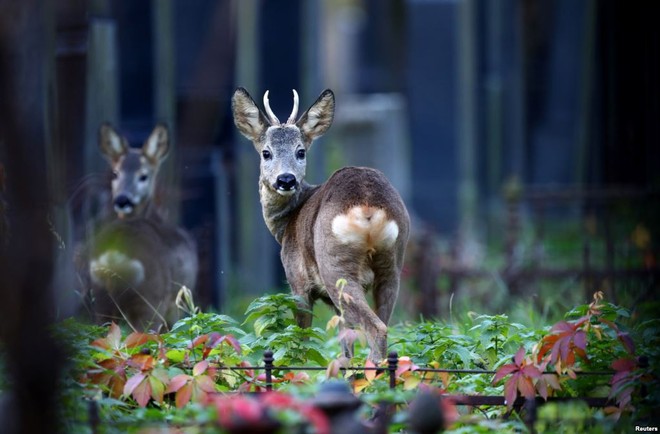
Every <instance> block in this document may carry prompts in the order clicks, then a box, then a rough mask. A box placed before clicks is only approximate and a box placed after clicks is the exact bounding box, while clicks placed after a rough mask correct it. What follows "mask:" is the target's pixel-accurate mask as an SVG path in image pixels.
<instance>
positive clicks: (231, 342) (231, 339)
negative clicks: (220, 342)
mask: <svg viewBox="0 0 660 434" xmlns="http://www.w3.org/2000/svg"><path fill="white" fill-rule="evenodd" d="M225 341H226V342H227V343H229V345H231V346H232V347H233V348H234V350H236V354H241V344H240V343H238V340H237V339H236V338H235V337H234V336H232V335H226V336H225Z"/></svg>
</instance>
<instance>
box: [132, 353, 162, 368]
mask: <svg viewBox="0 0 660 434" xmlns="http://www.w3.org/2000/svg"><path fill="white" fill-rule="evenodd" d="M128 363H129V365H130V366H132V367H134V368H137V369H139V370H141V371H149V370H151V369H153V367H154V364H155V363H156V360H155V359H154V358H153V356H151V355H149V354H135V355H134V356H132V357H131V358H130V360H129V361H128Z"/></svg>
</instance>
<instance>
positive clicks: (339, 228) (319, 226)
mask: <svg viewBox="0 0 660 434" xmlns="http://www.w3.org/2000/svg"><path fill="white" fill-rule="evenodd" d="M409 226H410V219H409V216H408V212H407V211H406V208H405V205H404V204H403V201H402V199H401V197H400V195H399V193H398V192H397V191H396V190H395V189H394V187H393V186H392V185H391V184H390V183H389V181H388V180H387V178H386V177H385V175H383V174H382V173H381V172H380V171H378V170H376V169H371V168H366V167H345V168H342V169H340V170H338V171H336V172H335V173H334V174H333V175H332V176H331V177H330V178H329V179H328V181H326V182H325V183H324V184H322V185H321V186H319V187H317V188H316V190H314V191H313V192H312V193H311V195H310V197H309V199H308V200H307V201H306V202H305V203H304V204H303V205H302V206H301V207H300V209H299V210H298V211H297V212H296V214H295V215H294V216H293V218H292V219H291V222H290V224H289V227H288V228H287V230H286V231H285V237H284V242H283V244H282V247H283V252H282V257H283V260H284V262H285V263H287V264H289V265H288V266H289V267H293V265H290V264H293V263H297V262H298V261H302V263H303V264H304V265H303V267H312V268H313V269H315V268H316V266H317V264H316V263H317V262H318V260H319V256H322V255H324V254H328V253H329V252H332V251H344V250H351V251H352V253H351V255H350V257H354V256H353V255H354V254H355V255H360V254H361V253H364V254H365V255H371V254H372V253H374V252H375V251H383V250H390V251H397V250H401V251H403V249H404V248H405V243H406V242H407V239H408V232H409ZM291 258H294V259H291ZM354 258H355V259H356V260H357V259H358V258H357V257H354ZM285 267H286V265H285ZM314 274H316V273H314ZM312 280H318V279H312Z"/></svg>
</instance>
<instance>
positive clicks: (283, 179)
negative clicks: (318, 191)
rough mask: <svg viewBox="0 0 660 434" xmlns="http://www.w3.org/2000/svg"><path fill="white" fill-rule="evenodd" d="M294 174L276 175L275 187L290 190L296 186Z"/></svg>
mask: <svg viewBox="0 0 660 434" xmlns="http://www.w3.org/2000/svg"><path fill="white" fill-rule="evenodd" d="M296 184H297V181H296V176H295V175H294V174H292V173H283V174H281V175H279V176H278V177H277V181H276V182H275V188H277V189H278V190H282V191H291V190H293V189H294V188H296Z"/></svg>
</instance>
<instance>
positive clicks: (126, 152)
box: [99, 124, 169, 218]
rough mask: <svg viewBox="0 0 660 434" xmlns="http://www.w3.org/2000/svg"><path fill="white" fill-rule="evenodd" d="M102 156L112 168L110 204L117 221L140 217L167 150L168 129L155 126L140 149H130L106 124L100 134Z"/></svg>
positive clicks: (153, 189)
mask: <svg viewBox="0 0 660 434" xmlns="http://www.w3.org/2000/svg"><path fill="white" fill-rule="evenodd" d="M99 147H100V148H101V153H102V154H103V155H104V157H105V158H106V160H108V162H109V163H110V167H111V168H112V202H113V206H114V209H115V212H116V213H117V215H118V216H119V217H120V218H126V217H134V216H139V215H142V213H143V212H144V210H145V209H146V207H147V204H148V203H149V201H150V200H151V199H152V198H153V195H154V191H155V189H156V176H157V174H158V169H159V168H160V165H161V163H162V162H163V160H164V159H165V157H166V156H167V152H168V150H169V136H168V132H167V127H165V126H164V125H156V127H155V128H154V130H153V131H152V132H151V134H150V135H149V137H148V138H147V140H146V141H145V142H144V144H143V145H142V147H141V148H131V147H130V146H129V145H128V141H127V140H126V138H125V137H122V136H120V135H119V134H118V133H117V132H116V131H115V130H114V129H113V128H112V127H111V126H110V125H109V124H103V125H102V126H101V129H100V131H99Z"/></svg>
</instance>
